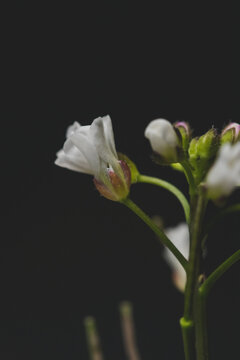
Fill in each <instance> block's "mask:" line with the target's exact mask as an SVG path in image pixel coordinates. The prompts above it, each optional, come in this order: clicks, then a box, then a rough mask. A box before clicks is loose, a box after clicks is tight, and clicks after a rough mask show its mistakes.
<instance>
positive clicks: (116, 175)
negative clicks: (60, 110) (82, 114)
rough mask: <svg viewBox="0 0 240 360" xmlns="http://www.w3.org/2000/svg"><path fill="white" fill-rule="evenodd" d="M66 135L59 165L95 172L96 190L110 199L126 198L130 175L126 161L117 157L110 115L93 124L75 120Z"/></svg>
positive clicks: (83, 171) (91, 173)
mask: <svg viewBox="0 0 240 360" xmlns="http://www.w3.org/2000/svg"><path fill="white" fill-rule="evenodd" d="M66 138H67V139H66V141H65V143H64V145H63V149H61V150H60V151H58V153H57V159H56V161H55V164H56V165H58V166H61V167H64V168H67V169H70V170H74V171H78V172H81V173H85V174H89V175H93V176H94V182H95V185H96V187H97V189H98V190H99V191H100V193H101V194H102V195H104V196H105V197H107V198H108V199H111V200H120V198H121V197H126V195H127V194H128V192H129V187H130V175H131V174H130V171H129V169H128V166H127V165H126V163H125V162H124V161H120V160H119V159H118V155H117V151H116V147H115V141H114V135H113V129H112V121H111V118H110V116H104V117H98V118H97V119H95V120H94V121H93V122H92V124H91V125H90V126H89V125H88V126H81V125H80V124H79V123H78V122H74V124H73V125H72V126H70V127H69V128H68V129H67V132H66Z"/></svg>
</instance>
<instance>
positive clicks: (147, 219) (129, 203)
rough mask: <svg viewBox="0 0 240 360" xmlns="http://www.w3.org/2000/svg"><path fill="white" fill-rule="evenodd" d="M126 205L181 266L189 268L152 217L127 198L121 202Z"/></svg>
mask: <svg viewBox="0 0 240 360" xmlns="http://www.w3.org/2000/svg"><path fill="white" fill-rule="evenodd" d="M121 202H122V203H123V204H124V205H126V206H127V207H128V208H129V209H130V210H132V211H133V212H134V213H135V214H136V215H137V216H138V217H140V219H142V220H143V221H144V222H145V224H147V225H148V226H149V227H150V229H151V230H152V231H153V232H154V233H155V234H156V235H157V236H158V237H159V239H160V240H161V241H162V243H163V245H165V246H166V247H167V248H168V249H169V250H170V251H171V252H172V253H173V254H174V255H175V256H176V258H177V259H178V261H179V262H180V264H181V265H182V266H183V268H184V269H185V270H186V268H187V264H188V262H187V260H186V259H185V257H184V256H183V255H182V254H181V253H180V251H179V250H178V249H177V248H176V246H175V245H173V243H172V242H171V240H170V239H169V238H168V237H167V236H166V235H165V233H164V232H163V231H162V230H161V229H160V228H159V227H158V226H157V225H156V224H155V223H154V222H153V221H152V220H151V219H150V217H149V216H148V215H147V214H145V212H143V211H142V210H141V209H140V208H139V207H138V206H137V205H136V204H135V203H134V202H133V201H132V200H131V199H129V198H126V199H124V200H122V201H121Z"/></svg>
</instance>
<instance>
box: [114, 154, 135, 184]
mask: <svg viewBox="0 0 240 360" xmlns="http://www.w3.org/2000/svg"><path fill="white" fill-rule="evenodd" d="M118 158H119V160H123V161H125V162H126V164H127V165H128V167H129V169H130V172H131V184H134V183H137V182H138V177H139V175H140V173H139V171H138V168H137V166H136V165H135V164H134V162H133V161H132V160H131V159H129V157H127V155H125V154H122V153H119V152H118Z"/></svg>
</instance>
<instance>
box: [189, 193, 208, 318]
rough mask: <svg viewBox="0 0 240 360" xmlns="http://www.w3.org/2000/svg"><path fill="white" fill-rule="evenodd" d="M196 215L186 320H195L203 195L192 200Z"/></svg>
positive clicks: (192, 225) (193, 218) (203, 209)
mask: <svg viewBox="0 0 240 360" xmlns="http://www.w3.org/2000/svg"><path fill="white" fill-rule="evenodd" d="M192 209H193V211H194V214H193V216H192V218H191V224H190V239H191V245H190V255H189V266H188V272H187V284H186V289H185V304H184V318H185V320H193V298H194V291H195V286H196V280H197V275H198V266H199V257H200V255H201V242H200V235H201V225H202V218H203V215H204V211H205V199H204V196H203V194H202V193H200V194H199V195H198V197H197V198H195V199H193V200H192Z"/></svg>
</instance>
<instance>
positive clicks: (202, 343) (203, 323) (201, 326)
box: [196, 289, 209, 360]
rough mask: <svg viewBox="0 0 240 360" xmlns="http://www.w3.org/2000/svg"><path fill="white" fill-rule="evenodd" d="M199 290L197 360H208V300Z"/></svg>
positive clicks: (197, 305) (197, 296) (197, 300)
mask: <svg viewBox="0 0 240 360" xmlns="http://www.w3.org/2000/svg"><path fill="white" fill-rule="evenodd" d="M199 290H200V289H198V292H197V295H196V349H197V360H208V359H209V357H208V336H207V301H206V300H207V299H206V296H203V293H202V292H201V291H199Z"/></svg>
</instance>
